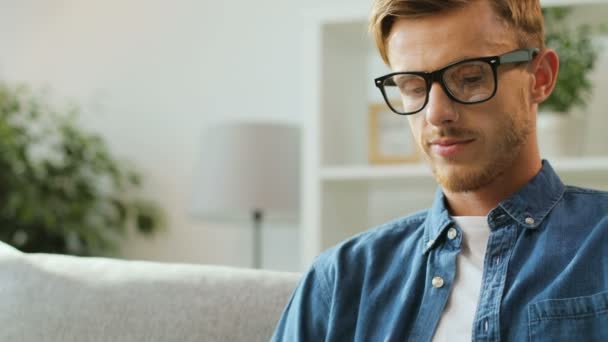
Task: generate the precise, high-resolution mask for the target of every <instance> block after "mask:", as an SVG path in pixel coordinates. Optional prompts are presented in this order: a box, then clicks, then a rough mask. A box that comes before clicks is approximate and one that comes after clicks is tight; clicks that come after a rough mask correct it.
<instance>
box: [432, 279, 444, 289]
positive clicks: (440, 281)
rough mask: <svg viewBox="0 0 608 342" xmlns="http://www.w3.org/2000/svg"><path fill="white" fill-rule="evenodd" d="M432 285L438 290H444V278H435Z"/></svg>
mask: <svg viewBox="0 0 608 342" xmlns="http://www.w3.org/2000/svg"><path fill="white" fill-rule="evenodd" d="M431 284H433V287H436V288H438V289H439V288H442V287H443V278H441V277H435V278H433V280H432V281H431Z"/></svg>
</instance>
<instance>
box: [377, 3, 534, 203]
mask: <svg viewBox="0 0 608 342" xmlns="http://www.w3.org/2000/svg"><path fill="white" fill-rule="evenodd" d="M387 47H388V58H389V62H390V65H391V68H392V69H393V70H394V71H434V70H437V69H440V68H442V67H444V66H446V65H448V64H450V63H452V62H455V61H459V60H463V59H467V58H474V57H485V56H496V55H502V54H504V53H506V52H509V51H512V50H514V49H517V48H519V46H517V44H516V39H515V35H514V34H513V32H512V31H510V30H509V29H508V28H507V27H506V26H505V25H504V24H503V23H501V21H500V20H499V19H498V18H497V16H496V15H495V14H494V12H493V10H492V8H491V5H490V4H489V2H488V1H477V2H475V3H473V4H471V5H469V6H468V7H466V8H463V9H459V10H456V11H452V12H448V13H445V14H440V15H436V16H431V17H426V18H420V19H399V20H398V21H397V22H395V24H394V25H393V28H392V31H391V33H390V35H389V38H388V42H387ZM530 77H531V76H530V74H529V73H528V72H527V70H526V67H525V66H517V65H512V64H510V65H504V66H500V67H499V68H498V90H497V93H496V95H495V96H494V97H493V98H492V99H491V100H489V101H487V102H484V103H480V104H475V105H465V104H460V103H456V102H454V101H452V100H450V99H449V98H448V96H447V95H446V94H445V92H444V91H443V89H442V88H441V85H440V84H438V83H434V84H433V86H432V88H431V91H430V94H429V102H428V104H427V105H426V107H425V108H424V109H423V110H422V111H421V112H419V113H417V114H413V115H409V116H408V119H409V121H410V125H411V128H412V131H413V133H414V137H415V138H416V141H417V142H418V144H419V145H420V147H421V149H422V150H423V151H424V154H425V155H426V157H427V159H428V160H429V162H430V164H431V166H432V169H433V172H434V174H435V177H436V178H437V180H438V182H439V183H440V184H441V185H442V186H443V187H444V189H446V190H448V191H452V192H463V191H474V190H478V189H480V188H482V187H483V186H485V185H487V184H489V183H491V182H492V181H493V180H494V179H496V177H498V176H500V175H503V173H505V171H508V170H509V168H510V167H511V165H512V164H513V163H514V162H515V161H516V159H517V158H520V157H521V153H527V152H526V151H528V150H529V149H524V148H523V147H524V146H526V145H528V144H530V143H535V135H534V134H532V132H534V130H535V113H534V111H533V107H532V106H531V105H530V102H531V101H530V99H529V89H530V84H531V83H530ZM522 151H523V152H522Z"/></svg>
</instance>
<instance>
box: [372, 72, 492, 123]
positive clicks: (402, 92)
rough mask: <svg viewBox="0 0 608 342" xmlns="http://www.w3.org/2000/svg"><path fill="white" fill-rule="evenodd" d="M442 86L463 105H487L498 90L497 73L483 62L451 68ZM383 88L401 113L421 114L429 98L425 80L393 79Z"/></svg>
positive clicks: (411, 77)
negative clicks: (495, 76)
mask: <svg viewBox="0 0 608 342" xmlns="http://www.w3.org/2000/svg"><path fill="white" fill-rule="evenodd" d="M442 82H443V84H444V85H445V87H446V88H447V89H448V91H449V92H450V94H451V95H452V96H453V97H454V98H455V99H456V100H458V101H460V102H463V103H475V102H481V101H485V100H487V99H489V98H490V97H492V94H494V90H495V89H494V88H495V87H496V82H495V81H494V71H493V70H492V67H491V66H490V64H488V63H486V62H483V61H471V62H466V63H461V64H456V65H453V66H451V67H450V68H448V69H446V70H445V72H444V73H443V77H442ZM383 87H384V91H385V93H386V98H387V101H388V102H389V104H390V105H391V107H393V109H395V110H396V111H398V112H400V113H412V112H417V111H419V110H421V109H422V108H423V107H424V105H425V104H426V102H427V96H428V94H429V89H428V84H427V82H426V80H425V79H424V77H422V76H420V75H415V74H397V75H393V76H391V77H389V78H387V79H385V80H384V82H383Z"/></svg>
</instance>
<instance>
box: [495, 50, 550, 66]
mask: <svg viewBox="0 0 608 342" xmlns="http://www.w3.org/2000/svg"><path fill="white" fill-rule="evenodd" d="M539 51H540V50H539V49H537V48H529V49H521V50H516V51H513V52H510V53H507V54H506V55H503V56H501V57H500V64H506V63H519V62H528V61H531V60H533V59H534V57H536V55H537V54H538V52H539Z"/></svg>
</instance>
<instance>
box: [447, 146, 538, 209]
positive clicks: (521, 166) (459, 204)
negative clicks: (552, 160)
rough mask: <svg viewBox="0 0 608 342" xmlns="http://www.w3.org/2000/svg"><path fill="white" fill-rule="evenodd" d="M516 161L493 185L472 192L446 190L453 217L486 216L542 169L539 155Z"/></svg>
mask: <svg viewBox="0 0 608 342" xmlns="http://www.w3.org/2000/svg"><path fill="white" fill-rule="evenodd" d="M519 159H521V158H518V160H516V161H515V162H514V163H513V165H512V167H510V168H508V169H506V170H505V171H504V172H503V173H502V174H500V175H499V176H498V177H496V178H495V179H494V180H493V181H492V182H491V183H489V184H488V185H486V186H484V187H482V188H481V189H478V190H475V191H470V192H450V191H447V190H445V189H444V194H445V198H446V201H447V203H446V204H447V206H448V208H449V211H450V215H452V216H486V215H487V214H488V213H489V212H490V211H491V210H492V209H494V208H495V207H496V206H498V204H499V203H500V202H501V201H503V200H505V199H506V198H508V197H509V196H511V195H512V194H514V193H515V192H517V191H518V190H519V189H521V188H522V187H523V186H525V185H526V184H527V183H528V182H529V181H530V180H531V179H532V178H533V177H534V176H535V175H536V174H537V173H538V172H539V171H540V169H541V168H542V162H541V159H540V157H539V156H538V155H536V156H535V157H531V158H529V160H519Z"/></svg>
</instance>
